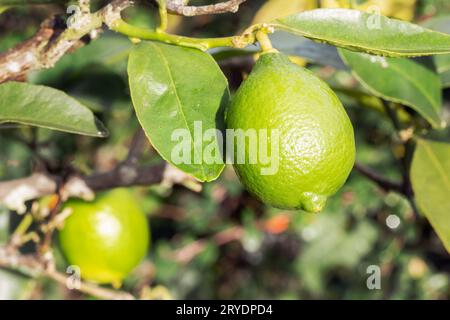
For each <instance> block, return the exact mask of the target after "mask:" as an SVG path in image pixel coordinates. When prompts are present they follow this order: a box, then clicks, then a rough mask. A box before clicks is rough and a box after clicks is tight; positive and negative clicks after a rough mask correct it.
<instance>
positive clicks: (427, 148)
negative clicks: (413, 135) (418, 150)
mask: <svg viewBox="0 0 450 320" xmlns="http://www.w3.org/2000/svg"><path fill="white" fill-rule="evenodd" d="M422 147H423V148H424V150H425V153H426V154H427V155H428V157H429V159H430V160H431V162H433V163H434V165H435V166H436V169H437V170H438V172H439V176H440V177H441V178H442V180H443V181H444V185H446V186H447V189H448V190H450V180H449V178H448V176H447V174H446V171H445V168H444V167H443V166H442V164H441V163H440V161H439V159H438V158H437V157H436V155H435V154H434V153H433V150H432V149H431V148H430V146H428V145H427V144H426V143H422Z"/></svg>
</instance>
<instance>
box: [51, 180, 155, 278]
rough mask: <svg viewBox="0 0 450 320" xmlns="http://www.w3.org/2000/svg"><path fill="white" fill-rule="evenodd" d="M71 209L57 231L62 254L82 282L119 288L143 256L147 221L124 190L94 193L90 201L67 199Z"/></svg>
mask: <svg viewBox="0 0 450 320" xmlns="http://www.w3.org/2000/svg"><path fill="white" fill-rule="evenodd" d="M64 208H69V209H71V210H72V213H71V215H70V216H69V217H68V218H67V219H66V221H65V222H64V226H63V228H62V230H61V231H60V232H59V242H60V245H61V249H62V251H63V254H64V255H65V257H66V259H67V261H68V262H69V263H70V264H71V265H75V266H78V267H79V268H80V272H81V277H82V278H83V279H86V280H89V281H93V282H97V283H111V284H114V285H120V283H121V282H122V280H123V279H124V278H125V277H126V276H127V275H128V274H129V273H130V271H132V270H133V268H134V267H136V266H137V265H138V264H139V262H140V261H141V260H142V259H143V258H144V257H145V255H146V253H147V249H148V246H149V228H148V222H147V219H146V217H145V215H144V213H143V212H142V210H141V209H140V207H139V206H138V205H137V201H136V198H135V197H134V196H133V194H132V193H131V192H130V191H128V190H126V189H114V190H112V191H108V192H102V193H98V194H97V196H96V199H95V200H94V201H92V202H85V201H82V200H69V201H68V202H66V204H65V205H64Z"/></svg>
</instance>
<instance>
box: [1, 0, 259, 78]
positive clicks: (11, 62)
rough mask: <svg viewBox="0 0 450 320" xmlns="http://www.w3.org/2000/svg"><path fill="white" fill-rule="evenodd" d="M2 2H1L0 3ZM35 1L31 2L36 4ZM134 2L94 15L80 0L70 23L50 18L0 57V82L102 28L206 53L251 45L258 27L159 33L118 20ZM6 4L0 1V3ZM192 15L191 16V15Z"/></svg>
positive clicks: (171, 4) (229, 6)
mask: <svg viewBox="0 0 450 320" xmlns="http://www.w3.org/2000/svg"><path fill="white" fill-rule="evenodd" d="M1 1H3V2H1ZM38 2H39V1H38V0H36V1H33V3H38ZM135 2H136V1H134V0H114V1H111V2H110V3H109V4H107V5H106V6H105V7H103V8H102V9H100V10H98V11H97V12H94V13H90V12H88V7H89V2H86V1H85V0H82V1H80V2H79V4H80V5H81V4H83V8H85V9H87V10H80V12H78V13H76V14H75V15H74V16H72V17H71V18H70V19H71V23H70V24H69V25H68V26H67V27H66V22H65V21H63V20H62V19H61V18H58V17H54V18H52V19H49V20H46V21H45V22H44V23H42V25H41V27H40V29H39V30H38V32H37V33H36V34H35V35H34V36H33V37H32V38H31V39H29V40H26V41H25V42H22V43H20V44H18V45H17V46H16V47H14V48H11V49H10V50H8V51H6V52H5V53H3V54H1V55H0V83H2V82H5V81H9V80H24V79H25V76H26V74H27V73H28V72H29V71H33V70H39V69H44V68H51V67H53V66H54V65H55V63H56V62H57V61H58V60H59V59H61V57H63V56H64V55H65V54H66V53H68V52H71V51H73V50H76V49H77V48H79V47H81V46H83V45H84V44H85V43H87V42H89V41H90V40H92V39H95V38H96V37H97V36H98V34H99V33H100V31H101V30H102V27H103V26H104V25H106V26H107V27H109V28H110V29H112V30H114V31H116V32H119V33H122V34H124V35H126V36H128V37H131V38H138V39H141V40H155V41H161V42H166V43H171V44H176V45H181V46H188V47H194V48H197V49H200V50H208V49H210V48H214V47H236V48H243V47H245V46H247V45H249V44H252V43H254V42H255V33H256V31H258V28H260V27H261V26H253V27H252V28H249V29H248V30H247V31H246V32H244V33H243V34H242V35H240V36H234V37H224V38H207V39H198V38H190V37H183V36H178V35H172V34H168V33H165V32H163V31H161V30H153V29H146V28H140V27H136V26H132V25H130V24H128V23H126V22H125V21H123V20H122V19H121V12H122V11H123V10H125V9H126V8H128V7H130V6H133V5H134V4H135ZM243 2H244V1H242V0H241V1H227V2H223V3H219V4H216V5H211V6H200V7H195V8H196V9H195V10H194V9H193V8H194V7H189V6H184V5H183V6H181V4H179V3H178V2H177V1H167V2H166V4H167V7H166V8H167V9H168V10H169V11H170V10H171V8H172V9H173V10H176V11H177V12H178V11H180V10H181V8H184V9H183V10H181V11H180V12H181V13H183V14H189V13H192V14H193V15H195V14H200V13H203V14H206V13H221V12H223V11H226V10H229V11H233V10H235V9H237V8H238V7H239V5H240V4H241V3H243ZM2 3H5V4H6V3H7V1H6V0H0V4H2ZM194 13H195V14H194Z"/></svg>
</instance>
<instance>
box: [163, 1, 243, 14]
mask: <svg viewBox="0 0 450 320" xmlns="http://www.w3.org/2000/svg"><path fill="white" fill-rule="evenodd" d="M245 1H247V0H229V1H225V2H221V3H217V4H211V5H205V6H187V5H185V4H184V2H183V0H167V1H166V5H167V10H168V11H169V12H170V13H172V14H178V15H182V16H187V17H192V16H200V15H206V14H220V13H227V12H233V13H234V12H237V11H238V10H239V6H240V5H241V4H242V3H244V2H245Z"/></svg>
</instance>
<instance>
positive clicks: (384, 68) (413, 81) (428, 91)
mask: <svg viewBox="0 0 450 320" xmlns="http://www.w3.org/2000/svg"><path fill="white" fill-rule="evenodd" d="M339 53H340V55H341V57H342V59H343V60H344V62H345V63H346V64H347V65H348V66H349V67H350V68H351V69H352V72H353V74H354V75H355V77H356V78H357V79H358V80H359V81H360V82H361V84H362V85H363V86H364V87H366V88H367V89H368V90H369V91H370V92H371V93H372V94H374V95H376V96H378V97H380V98H383V99H386V100H390V101H394V102H398V103H401V104H404V105H406V106H409V107H411V108H412V109H414V110H416V111H417V112H418V113H419V114H420V115H421V116H423V117H424V118H425V119H426V120H427V121H428V122H429V123H430V124H431V125H432V126H433V127H436V128H440V127H442V126H443V123H442V121H441V119H440V112H441V105H442V96H441V82H440V79H439V75H438V74H437V73H436V72H434V71H433V70H431V69H429V68H427V67H426V66H424V65H423V64H420V63H418V62H416V61H413V60H409V59H399V58H387V57H376V56H371V55H368V54H365V53H357V52H351V51H348V50H345V49H339Z"/></svg>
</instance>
